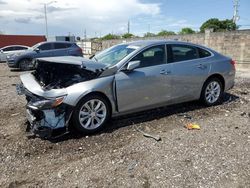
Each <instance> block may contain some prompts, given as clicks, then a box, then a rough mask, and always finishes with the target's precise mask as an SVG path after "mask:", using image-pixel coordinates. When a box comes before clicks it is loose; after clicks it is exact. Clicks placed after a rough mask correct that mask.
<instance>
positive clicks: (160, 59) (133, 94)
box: [115, 45, 171, 112]
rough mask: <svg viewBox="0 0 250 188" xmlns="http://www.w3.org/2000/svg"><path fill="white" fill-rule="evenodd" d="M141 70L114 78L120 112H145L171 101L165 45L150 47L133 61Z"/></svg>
mask: <svg viewBox="0 0 250 188" xmlns="http://www.w3.org/2000/svg"><path fill="white" fill-rule="evenodd" d="M136 60H139V61H140V67H138V68H136V69H135V70H133V71H131V72H126V71H120V72H118V73H117V74H116V75H115V81H116V93H117V101H118V109H119V111H120V112H126V111H130V110H136V109H140V108H146V107H150V106H154V105H159V104H162V103H163V102H164V103H166V102H167V101H169V100H170V92H171V85H170V80H169V79H168V76H167V70H168V68H169V67H168V66H169V65H168V64H166V50H165V45H157V46H153V47H150V48H148V49H146V50H144V51H142V52H141V53H139V54H138V55H136V56H135V57H134V58H133V59H132V60H131V61H136Z"/></svg>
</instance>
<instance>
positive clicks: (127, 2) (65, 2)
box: [0, 0, 187, 36]
mask: <svg viewBox="0 0 250 188" xmlns="http://www.w3.org/2000/svg"><path fill="white" fill-rule="evenodd" d="M0 1H1V2H6V3H4V4H1V6H0V17H1V19H0V25H1V26H4V28H3V29H2V30H4V31H5V33H11V34H44V33H45V25H44V22H45V21H44V3H49V2H51V1H50V0H46V1H43V0H22V1H21V0H8V1H3V0H0ZM160 6H161V5H160V4H159V3H154V2H153V3H143V2H141V0H122V1H118V0H74V1H69V0H57V2H53V3H51V4H49V5H47V17H48V26H49V34H50V35H66V34H68V33H69V32H70V33H71V34H75V35H77V36H79V35H80V36H83V32H84V30H85V29H86V30H87V35H88V36H95V35H97V36H99V35H104V34H107V33H111V32H113V33H124V32H126V30H127V22H128V20H130V21H131V30H132V32H134V33H135V34H138V33H142V32H143V33H145V32H147V27H148V26H147V25H148V24H151V25H152V28H154V29H155V30H161V29H164V28H160V27H161V26H162V25H164V23H169V25H171V24H172V27H175V26H177V27H178V26H180V25H187V22H186V21H185V22H183V23H182V22H181V21H180V22H177V21H176V20H175V19H168V18H166V17H164V16H163V15H162V14H161V9H160ZM133 26H134V28H133ZM154 29H153V30H154ZM153 30H152V31H153Z"/></svg>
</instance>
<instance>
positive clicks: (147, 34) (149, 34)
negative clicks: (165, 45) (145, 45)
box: [144, 32, 155, 37]
mask: <svg viewBox="0 0 250 188" xmlns="http://www.w3.org/2000/svg"><path fill="white" fill-rule="evenodd" d="M154 36H155V34H154V33H150V32H147V33H145V34H144V37H154Z"/></svg>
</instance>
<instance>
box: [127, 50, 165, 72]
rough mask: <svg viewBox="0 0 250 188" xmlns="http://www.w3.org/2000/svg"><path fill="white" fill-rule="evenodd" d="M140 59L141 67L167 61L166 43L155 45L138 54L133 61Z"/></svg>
mask: <svg viewBox="0 0 250 188" xmlns="http://www.w3.org/2000/svg"><path fill="white" fill-rule="evenodd" d="M136 60H140V67H149V66H155V65H160V64H164V63H166V53H165V45H159V46H154V47H151V48H148V49H146V50H144V51H143V52H141V53H139V54H138V55H136V56H135V57H134V58H133V59H132V61H136Z"/></svg>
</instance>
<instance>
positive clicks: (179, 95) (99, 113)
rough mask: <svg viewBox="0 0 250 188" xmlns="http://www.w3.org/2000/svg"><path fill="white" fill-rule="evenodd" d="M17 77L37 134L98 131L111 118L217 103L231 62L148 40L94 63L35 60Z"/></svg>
mask: <svg viewBox="0 0 250 188" xmlns="http://www.w3.org/2000/svg"><path fill="white" fill-rule="evenodd" d="M35 67H36V70H35V71H34V72H32V73H28V74H24V75H22V76H21V81H22V83H21V84H20V85H17V91H18V93H19V94H25V95H26V99H27V117H28V120H29V122H30V127H31V130H32V132H33V133H34V134H38V135H40V136H43V137H46V138H48V137H50V136H51V135H53V132H54V131H53V130H55V129H64V130H65V131H68V128H69V126H71V125H72V126H74V127H75V128H76V129H77V130H78V131H80V132H82V133H87V134H90V133H94V132H97V131H99V130H100V129H102V128H103V126H104V125H105V123H106V122H107V120H108V119H109V118H110V117H114V116H120V115H124V114H129V113H134V112H138V111H142V110H146V109H152V108H157V107H161V106H166V105H171V104H176V103H182V102H187V101H192V100H201V101H202V102H203V103H204V104H205V105H207V106H211V105H216V104H219V103H220V102H221V101H222V95H223V92H224V91H227V90H229V89H230V88H232V87H233V85H234V78H235V62H234V61H233V60H232V59H231V58H229V57H226V56H224V55H221V54H219V53H218V52H216V51H214V50H212V49H209V48H206V47H204V46H200V45H195V44H191V43H186V42H178V41H166V40H157V41H156V40H153V41H148V40H145V41H137V42H131V43H123V44H119V45H116V46H113V47H111V48H108V49H106V50H104V51H102V52H100V53H98V54H97V55H95V56H93V57H92V58H91V59H84V58H81V57H51V58H40V59H37V60H36V62H35Z"/></svg>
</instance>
